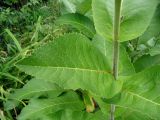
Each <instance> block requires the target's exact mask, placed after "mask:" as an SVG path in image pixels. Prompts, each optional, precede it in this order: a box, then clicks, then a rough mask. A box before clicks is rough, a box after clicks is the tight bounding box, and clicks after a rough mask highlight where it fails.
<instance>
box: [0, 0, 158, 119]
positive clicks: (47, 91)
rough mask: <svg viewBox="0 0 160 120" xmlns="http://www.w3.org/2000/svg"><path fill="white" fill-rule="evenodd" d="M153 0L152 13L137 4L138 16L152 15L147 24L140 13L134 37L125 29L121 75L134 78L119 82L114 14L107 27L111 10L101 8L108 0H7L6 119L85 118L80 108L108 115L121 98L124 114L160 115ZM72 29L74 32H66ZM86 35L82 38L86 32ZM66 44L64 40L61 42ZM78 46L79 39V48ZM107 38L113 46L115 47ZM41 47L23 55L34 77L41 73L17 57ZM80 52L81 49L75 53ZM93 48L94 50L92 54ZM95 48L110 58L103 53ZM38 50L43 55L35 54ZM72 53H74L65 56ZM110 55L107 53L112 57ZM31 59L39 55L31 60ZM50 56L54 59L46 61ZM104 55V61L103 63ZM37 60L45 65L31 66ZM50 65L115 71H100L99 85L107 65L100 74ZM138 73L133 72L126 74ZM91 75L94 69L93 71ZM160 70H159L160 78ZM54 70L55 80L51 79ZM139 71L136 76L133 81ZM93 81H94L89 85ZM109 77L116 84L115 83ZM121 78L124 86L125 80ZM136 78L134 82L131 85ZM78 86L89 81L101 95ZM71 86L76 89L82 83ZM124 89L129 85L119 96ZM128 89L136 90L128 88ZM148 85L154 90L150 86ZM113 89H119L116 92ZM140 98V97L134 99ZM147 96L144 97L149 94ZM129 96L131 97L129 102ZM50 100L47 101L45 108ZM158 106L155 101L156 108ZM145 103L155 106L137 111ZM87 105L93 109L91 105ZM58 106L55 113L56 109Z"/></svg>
mask: <svg viewBox="0 0 160 120" xmlns="http://www.w3.org/2000/svg"><path fill="white" fill-rule="evenodd" d="M109 1H110V0H109ZM138 1H139V0H136V2H135V6H137V4H138V5H140V4H139V3H138ZM141 1H142V0H141ZM154 1H155V0H154ZM149 2H150V3H151V4H149V3H148V4H146V6H147V5H149V6H151V5H152V7H149V8H150V10H149V12H150V13H148V12H147V15H144V14H143V12H145V11H147V10H148V9H140V10H142V11H143V12H139V13H138V12H137V11H138V10H137V9H136V10H137V11H133V12H135V15H137V16H136V19H138V16H143V17H142V18H143V19H141V20H142V21H143V20H145V19H146V18H145V17H146V16H147V17H148V18H147V20H146V21H145V22H144V24H143V25H141V26H140V25H138V24H139V22H137V21H138V20H135V19H134V20H135V21H132V23H133V22H135V23H136V24H137V25H136V27H137V28H135V25H133V26H131V27H133V29H131V30H132V31H125V32H133V31H134V32H135V31H136V33H135V34H134V35H133V36H131V37H130V38H129V39H128V37H126V36H125V35H126V33H125V32H124V33H123V34H124V35H123V34H122V38H123V39H122V40H121V42H123V43H121V49H120V62H119V66H120V69H119V74H120V75H121V76H123V77H124V78H123V77H122V78H121V79H123V80H125V81H130V82H126V83H125V84H124V85H123V87H122V81H121V80H119V81H118V83H117V82H113V78H112V76H111V75H110V71H111V66H112V56H111V55H110V56H107V55H109V54H111V52H112V43H110V42H108V41H106V40H105V39H104V38H103V37H105V38H107V39H109V40H111V36H112V35H110V34H112V33H110V32H109V34H107V36H106V31H112V28H111V25H112V22H111V23H110V24H108V27H107V28H103V29H102V28H100V27H104V26H103V22H104V21H105V19H106V18H107V16H106V17H105V15H106V14H105V15H103V14H104V12H103V11H101V12H102V13H101V12H99V11H97V8H98V7H99V8H104V4H101V3H103V0H99V1H98V0H93V3H92V0H1V1H0V119H2V120H14V119H17V118H18V119H20V120H26V119H28V118H32V120H33V119H35V120H38V119H42V120H53V119H56V120H57V119H58V120H59V119H67V120H72V119H73V118H75V119H76V120H81V119H80V118H77V117H78V116H79V115H80V116H81V118H82V119H83V120H85V119H86V120H94V119H95V120H97V119H101V120H103V119H104V120H105V119H106V118H107V117H108V114H104V113H108V112H109V111H107V109H106V108H108V104H109V103H110V101H113V102H114V103H115V104H116V105H118V106H123V107H127V108H130V109H125V110H124V109H123V108H122V107H118V108H117V112H116V119H117V120H125V119H129V120H143V119H144V120H151V119H152V118H154V117H155V118H156V117H157V118H158V119H159V117H158V116H159V111H160V109H159V107H157V104H158V103H159V102H158V101H159V97H158V96H156V95H157V93H158V91H159V89H158V86H159V82H158V80H159V69H160V67H159V64H160V5H158V7H155V9H154V7H153V6H155V4H156V2H155V3H154V2H153V1H149ZM91 3H92V4H93V6H92V5H91ZM125 4H127V3H125ZM97 5H98V6H97ZM109 5H110V4H109ZM144 6H145V5H144ZM144 6H143V7H144ZM91 9H93V11H91ZM131 9H132V8H131V7H128V8H127V9H126V11H125V10H124V11H123V13H124V14H123V16H124V18H122V21H123V20H124V21H129V22H130V18H129V17H130V15H129V14H126V12H128V11H130V10H131ZM111 11H112V10H109V12H111ZM92 12H94V14H93V13H92ZM107 12H108V11H107ZM101 14H102V15H101ZM109 14H110V13H109ZM125 14H126V15H128V16H129V17H127V16H126V15H125ZM141 14H142V15H141ZM152 14H154V15H152ZM99 15H101V16H103V18H102V17H99ZM110 15H111V14H110ZM134 17H135V16H134ZM99 18H101V19H99ZM150 18H152V19H151V21H149V19H150ZM107 19H109V18H107ZM95 26H96V27H95ZM97 26H98V27H97ZM146 26H147V27H146ZM123 27H124V29H129V28H128V27H130V26H129V25H128V26H123V22H122V29H123ZM108 28H109V29H108ZM104 29H105V30H106V31H105V30H104ZM124 29H123V30H124ZM102 30H103V31H102ZM137 30H140V31H142V32H139V31H137ZM73 32H76V33H73ZM96 32H97V33H96ZM66 33H69V34H67V35H66ZM140 33H141V34H140ZM64 34H65V35H64ZM62 35H64V36H62ZM100 35H101V36H100ZM127 35H128V34H127ZM66 38H67V39H66ZM80 38H81V40H79V39H80ZM53 39H54V40H56V42H55V41H53ZM69 40H70V41H69ZM75 40H76V41H75ZM91 40H92V42H91ZM127 40H128V41H127ZM67 41H69V42H67ZM48 42H50V44H47V43H48ZM53 42H55V43H57V44H55V45H52V44H51V43H53ZM46 44H47V45H46ZM59 44H61V45H62V46H63V47H62V48H60V47H59ZM56 45H57V46H56ZM40 46H43V47H40ZM45 46H47V47H45ZM73 46H76V47H75V48H74V47H73ZM106 46H108V47H107V49H106ZM39 47H40V48H39ZM54 47H55V48H54ZM68 47H70V48H72V47H73V48H72V51H71V50H68V49H67V48H68ZM37 48H38V51H37ZM78 48H83V51H78ZM80 50H82V49H80ZM51 51H52V52H51ZM33 52H34V53H35V54H36V55H35V56H34V55H33V56H31V57H30V58H29V59H25V60H24V61H23V62H20V63H19V66H18V67H19V68H20V69H21V70H24V71H25V72H27V73H28V74H31V75H33V76H36V77H37V78H33V76H30V75H28V74H26V73H25V72H22V71H20V70H19V69H18V68H17V67H15V64H16V63H17V62H19V61H21V60H22V59H23V58H25V57H27V56H30V55H31V54H32V53H33ZM43 52H44V53H43ZM53 52H54V55H53ZM75 52H76V54H74V53H75ZM45 53H47V54H45ZM56 53H57V54H56ZM66 53H69V54H70V57H69V56H68V55H66ZM77 53H78V56H77ZM122 53H123V54H122ZM59 55H61V56H59ZM71 55H72V56H71ZM89 55H91V56H90V57H86V56H89ZM94 55H96V56H99V57H98V58H103V59H98V58H97V57H96V56H94ZM42 56H43V58H42ZM51 56H52V58H56V59H59V60H58V62H55V60H54V59H50V58H51ZM35 58H36V60H39V61H34V60H35ZM64 59H65V60H66V61H65V62H64ZM68 59H69V60H68ZM71 59H72V60H73V59H74V60H73V61H74V62H72V60H71ZM104 59H106V61H105V60H104ZM31 60H32V61H33V62H30V61H31ZM42 60H43V61H42ZM48 60H49V61H48ZM44 61H48V62H46V63H44ZM83 61H87V62H88V63H83ZM107 61H109V62H107ZM92 63H94V64H92ZM101 63H103V65H102V64H101ZM124 64H125V66H124ZM27 65H28V67H27ZM29 65H37V66H39V67H40V68H38V69H36V68H34V69H33V67H31V68H30V66H29ZM46 65H47V66H50V67H55V66H56V65H59V66H64V67H73V66H77V67H79V68H81V69H82V70H84V69H85V68H88V69H94V70H95V71H99V70H100V71H104V70H106V69H107V70H108V71H109V73H103V72H102V73H103V74H105V77H104V79H106V78H107V79H108V83H107V84H104V81H103V80H104V79H100V80H99V81H100V82H99V84H100V86H97V85H98V84H97V83H96V81H97V80H98V76H101V75H102V73H99V74H98V75H95V71H90V72H86V71H83V72H81V71H79V70H78V69H77V70H76V71H74V72H75V73H76V75H75V76H73V77H72V79H70V76H72V75H73V71H71V70H70V71H67V70H66V71H65V70H64V69H63V70H62V69H57V71H58V72H59V73H60V72H62V73H63V74H61V75H59V74H56V75H55V74H52V72H53V70H50V69H49V68H48V67H46ZM45 67H46V68H45ZM41 69H42V70H41ZM43 69H46V70H47V71H48V72H47V73H46V74H43V72H44V71H43ZM144 69H145V70H144ZM85 72H86V73H85ZM49 73H50V74H49ZM132 74H133V76H130V77H126V76H129V75H132ZM82 75H85V76H86V77H88V79H87V80H85V79H83V78H82V77H81V76H82ZM90 75H93V76H92V77H90ZM155 76H157V77H156V78H155ZM58 77H61V81H59V79H56V78H58ZM42 78H43V80H44V81H41V82H39V81H38V80H39V79H42ZM46 78H47V79H48V80H45V79H46ZM51 79H55V83H57V84H58V85H60V86H58V85H56V84H55V83H53V82H51ZM65 79H68V80H70V82H68V83H67V82H65ZM133 79H136V80H135V81H132V80H133ZM153 79H154V80H153ZM76 80H77V81H78V80H83V82H82V81H79V82H77V81H76ZM92 80H94V82H92ZM70 83H72V84H70ZM82 83H83V84H82ZM146 83H147V84H146ZM155 83H156V84H155ZM89 84H90V86H88V85H89ZM109 84H112V85H113V86H109ZM119 84H120V86H118V85H119ZM62 86H63V87H64V88H65V90H64V88H63V87H62ZM128 86H130V87H129V88H128ZM137 86H138V87H137ZM77 88H82V89H89V91H90V92H91V93H92V94H93V93H94V95H95V96H96V97H95V96H94V100H93V98H92V97H93V96H91V95H90V94H88V92H86V91H83V90H82V89H77ZM95 88H96V89H95ZM100 88H101V89H100ZM115 88H116V89H115ZM153 88H154V89H153ZM68 89H69V90H68ZM70 89H74V90H75V91H73V90H70ZM97 89H100V91H97ZM120 89H122V90H123V91H124V92H122V93H121V94H118V95H117V96H116V97H113V96H114V95H115V94H117V93H118V92H119V90H120ZM126 89H127V90H128V91H125V90H126ZM148 89H149V90H150V91H151V93H153V94H151V93H150V92H148V91H147V90H148ZM107 90H110V91H107ZM107 93H108V94H110V93H112V94H110V96H108V94H107ZM99 96H100V97H102V96H103V97H106V98H107V99H104V100H103V101H102V100H101V99H99ZM137 96H141V97H137ZM112 97H113V98H112ZM111 98H112V99H111ZM133 98H134V101H136V102H134V101H133ZM142 98H143V99H144V100H143V101H142ZM117 99H120V101H117ZM128 99H131V101H132V104H131V103H130V102H126V101H127V100H128ZM148 100H151V101H152V102H149V101H148ZM66 101H67V102H66ZM95 101H96V102H95ZM106 103H107V104H106ZM124 103H126V104H125V105H124ZM133 103H134V104H133ZM139 103H141V104H144V106H143V108H141V107H139ZM153 103H154V104H153ZM60 104H62V105H60ZM46 106H47V109H45V108H46ZM50 106H51V107H50ZM54 107H55V108H54ZM150 107H153V108H155V109H150ZM35 108H36V109H35ZM53 108H54V109H53ZM66 108H67V109H66ZM55 109H56V111H55ZM131 109H132V110H133V111H132V110H131ZM137 109H138V110H139V111H141V113H142V112H143V111H144V109H145V110H147V111H146V114H145V115H144V114H139V113H138V112H137V111H134V110H137ZM31 110H32V112H31ZM39 110H40V112H39ZM73 110H75V111H73ZM85 110H86V111H87V112H85ZM79 111H81V112H79ZM93 111H94V112H93ZM128 111H129V112H128ZM53 112H54V114H52V113H53ZM46 113H48V114H46ZM133 114H134V115H133ZM148 114H149V116H148ZM39 115H41V116H39ZM37 116H39V117H41V118H39V117H37ZM60 116H61V117H60Z"/></svg>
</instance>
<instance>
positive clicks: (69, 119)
mask: <svg viewBox="0 0 160 120" xmlns="http://www.w3.org/2000/svg"><path fill="white" fill-rule="evenodd" d="M51 120H107V116H106V115H104V114H103V113H102V112H101V111H100V110H98V111H96V112H95V113H87V112H84V111H73V110H63V111H58V112H57V113H55V114H54V115H53V118H52V119H51Z"/></svg>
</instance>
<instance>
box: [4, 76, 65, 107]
mask: <svg viewBox="0 0 160 120" xmlns="http://www.w3.org/2000/svg"><path fill="white" fill-rule="evenodd" d="M62 92H63V89H61V88H60V87H58V86H57V85H55V84H54V83H52V82H47V81H44V80H37V79H32V80H30V81H29V82H28V83H27V84H26V85H25V86H24V87H23V88H22V89H17V90H15V91H14V93H12V94H10V95H9V96H8V97H7V98H8V100H7V102H6V103H5V108H6V109H13V108H15V107H16V106H17V105H18V103H19V102H21V101H22V100H23V99H30V98H33V97H34V98H36V97H39V96H41V95H47V96H51V97H56V96H58V95H59V94H60V93H62Z"/></svg>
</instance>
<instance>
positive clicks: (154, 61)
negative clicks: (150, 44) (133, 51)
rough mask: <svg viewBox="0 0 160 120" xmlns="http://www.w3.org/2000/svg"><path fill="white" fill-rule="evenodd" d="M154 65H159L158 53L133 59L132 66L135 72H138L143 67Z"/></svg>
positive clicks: (159, 57) (159, 56)
mask: <svg viewBox="0 0 160 120" xmlns="http://www.w3.org/2000/svg"><path fill="white" fill-rule="evenodd" d="M155 65H160V55H156V56H150V55H144V56H142V57H140V58H139V59H138V60H136V61H135V63H134V67H135V69H136V72H140V71H142V70H144V69H145V68H149V67H152V66H155Z"/></svg>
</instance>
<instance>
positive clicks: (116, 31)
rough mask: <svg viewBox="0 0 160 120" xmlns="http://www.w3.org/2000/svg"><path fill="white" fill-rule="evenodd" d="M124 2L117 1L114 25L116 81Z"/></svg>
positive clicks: (111, 119) (114, 69)
mask: <svg viewBox="0 0 160 120" xmlns="http://www.w3.org/2000/svg"><path fill="white" fill-rule="evenodd" d="M121 6H122V0H115V13H114V24H113V31H114V35H113V76H114V78H115V80H117V78H118V61H119V32H120V18H121ZM114 112H115V105H113V104H111V108H110V120H114Z"/></svg>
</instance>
